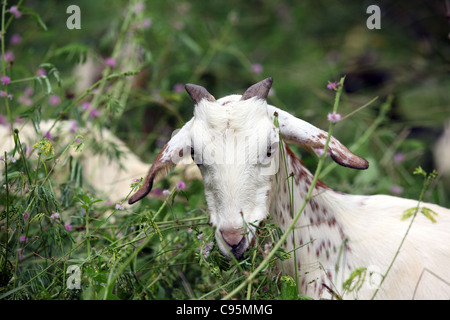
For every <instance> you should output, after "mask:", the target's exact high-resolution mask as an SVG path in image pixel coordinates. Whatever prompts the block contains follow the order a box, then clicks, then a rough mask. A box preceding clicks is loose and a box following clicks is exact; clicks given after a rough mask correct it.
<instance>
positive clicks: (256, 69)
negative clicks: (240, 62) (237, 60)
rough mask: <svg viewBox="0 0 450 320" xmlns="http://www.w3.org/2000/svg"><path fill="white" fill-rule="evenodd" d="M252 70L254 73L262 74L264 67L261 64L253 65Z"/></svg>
mask: <svg viewBox="0 0 450 320" xmlns="http://www.w3.org/2000/svg"><path fill="white" fill-rule="evenodd" d="M251 70H252V72H253V73H256V74H261V73H262V72H263V70H264V68H263V66H262V65H261V64H260V63H254V64H252V67H251Z"/></svg>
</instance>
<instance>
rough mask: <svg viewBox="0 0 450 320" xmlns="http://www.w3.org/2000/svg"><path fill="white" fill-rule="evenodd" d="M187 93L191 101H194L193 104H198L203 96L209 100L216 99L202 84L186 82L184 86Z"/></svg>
mask: <svg viewBox="0 0 450 320" xmlns="http://www.w3.org/2000/svg"><path fill="white" fill-rule="evenodd" d="M184 88H185V89H186V91H187V93H189V95H190V96H191V99H192V101H194V104H198V103H199V102H200V101H201V100H202V99H203V98H206V99H207V100H208V101H210V102H214V101H216V99H215V98H214V97H213V95H212V94H210V93H209V92H208V90H206V89H205V88H203V87H202V86H198V85H195V84H190V83H188V84H186V85H185V86H184Z"/></svg>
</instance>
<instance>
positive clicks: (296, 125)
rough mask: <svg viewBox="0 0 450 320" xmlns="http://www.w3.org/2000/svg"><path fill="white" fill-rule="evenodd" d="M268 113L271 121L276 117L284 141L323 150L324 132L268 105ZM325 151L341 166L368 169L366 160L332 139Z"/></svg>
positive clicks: (325, 133)
mask: <svg viewBox="0 0 450 320" xmlns="http://www.w3.org/2000/svg"><path fill="white" fill-rule="evenodd" d="M268 113H269V116H270V117H271V118H272V119H273V118H274V114H277V115H278V123H279V126H280V133H281V136H282V137H283V140H284V141H286V142H288V143H294V144H297V145H300V146H302V147H303V148H305V149H307V150H311V149H323V148H324V146H325V143H326V140H327V137H328V133H327V132H326V131H323V130H321V129H319V128H317V127H315V126H313V125H312V124H310V123H308V122H306V121H303V120H300V119H298V118H296V117H294V116H292V115H290V114H289V113H287V112H286V111H283V110H280V109H278V108H276V107H273V106H270V105H269V106H268ZM327 150H328V151H329V152H330V155H331V158H332V159H333V160H334V161H335V162H336V163H338V164H340V165H341V166H344V167H350V168H354V169H367V168H368V167H369V163H368V162H367V160H365V159H363V158H361V157H358V156H357V155H355V154H353V153H352V152H351V151H350V150H348V148H347V147H346V146H344V145H343V144H342V143H340V142H339V141H338V140H337V139H336V138H334V137H331V138H330V142H329V144H328V149H327Z"/></svg>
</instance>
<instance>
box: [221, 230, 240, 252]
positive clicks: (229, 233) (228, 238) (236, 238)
mask: <svg viewBox="0 0 450 320" xmlns="http://www.w3.org/2000/svg"><path fill="white" fill-rule="evenodd" d="M220 232H221V234H222V238H223V240H224V241H225V243H226V244H227V245H229V246H230V248H236V247H237V246H239V244H241V243H242V241H244V240H245V239H244V232H245V230H244V229H243V228H227V229H222V230H221V231H220Z"/></svg>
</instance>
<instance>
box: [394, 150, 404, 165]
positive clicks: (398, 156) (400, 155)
mask: <svg viewBox="0 0 450 320" xmlns="http://www.w3.org/2000/svg"><path fill="white" fill-rule="evenodd" d="M403 160H405V156H404V154H403V153H401V152H399V153H397V154H396V155H395V156H394V161H395V162H396V163H402V162H403Z"/></svg>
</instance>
